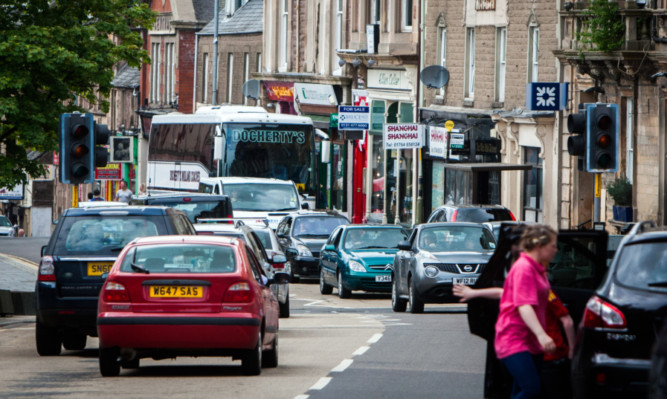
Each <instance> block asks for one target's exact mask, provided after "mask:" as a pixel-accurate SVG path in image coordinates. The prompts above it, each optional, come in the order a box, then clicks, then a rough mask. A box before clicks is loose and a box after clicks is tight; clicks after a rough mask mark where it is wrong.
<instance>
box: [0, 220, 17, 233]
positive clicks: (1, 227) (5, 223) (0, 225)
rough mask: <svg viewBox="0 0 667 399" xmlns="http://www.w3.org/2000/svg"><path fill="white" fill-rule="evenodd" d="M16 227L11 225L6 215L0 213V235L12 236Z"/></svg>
mask: <svg viewBox="0 0 667 399" xmlns="http://www.w3.org/2000/svg"><path fill="white" fill-rule="evenodd" d="M15 235H16V228H15V227H14V226H12V223H11V222H10V221H9V219H8V218H7V216H3V215H0V237H14V236H15Z"/></svg>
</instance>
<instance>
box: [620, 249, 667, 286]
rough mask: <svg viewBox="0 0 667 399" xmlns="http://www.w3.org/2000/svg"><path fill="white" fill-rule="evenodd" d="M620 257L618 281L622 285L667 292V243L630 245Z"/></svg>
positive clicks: (622, 251)
mask: <svg viewBox="0 0 667 399" xmlns="http://www.w3.org/2000/svg"><path fill="white" fill-rule="evenodd" d="M619 256H620V257H619V259H618V264H617V266H616V279H617V280H618V282H619V283H620V284H622V285H626V286H630V287H635V288H641V289H649V290H659V291H663V292H667V242H643V243H637V244H628V245H626V246H625V247H624V248H623V249H622V250H621V253H620V254H619Z"/></svg>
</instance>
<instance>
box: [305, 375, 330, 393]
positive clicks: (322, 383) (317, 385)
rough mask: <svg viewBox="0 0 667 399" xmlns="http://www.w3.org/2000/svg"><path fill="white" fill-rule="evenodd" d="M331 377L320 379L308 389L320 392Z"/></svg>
mask: <svg viewBox="0 0 667 399" xmlns="http://www.w3.org/2000/svg"><path fill="white" fill-rule="evenodd" d="M331 379H332V377H322V378H320V379H319V380H318V381H317V382H316V383H315V385H313V386H312V387H310V389H313V390H317V391H321V390H322V389H324V387H325V386H327V384H328V383H329V382H331Z"/></svg>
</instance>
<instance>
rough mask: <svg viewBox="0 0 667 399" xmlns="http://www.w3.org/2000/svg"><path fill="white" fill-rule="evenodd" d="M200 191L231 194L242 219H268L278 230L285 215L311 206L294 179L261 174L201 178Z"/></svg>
mask: <svg viewBox="0 0 667 399" xmlns="http://www.w3.org/2000/svg"><path fill="white" fill-rule="evenodd" d="M199 192H200V193H208V194H224V195H228V196H229V198H230V199H231V201H232V206H233V207H234V215H235V216H236V217H240V218H257V219H266V220H268V222H269V226H270V227H271V228H272V229H275V228H276V227H277V226H278V222H280V219H282V218H283V216H285V215H287V214H288V213H290V212H296V211H298V210H300V209H308V207H309V205H308V203H307V202H306V198H305V196H302V195H300V194H299V191H298V190H297V187H296V184H294V182H293V181H291V180H280V179H268V178H259V177H211V178H202V179H201V180H200V181H199Z"/></svg>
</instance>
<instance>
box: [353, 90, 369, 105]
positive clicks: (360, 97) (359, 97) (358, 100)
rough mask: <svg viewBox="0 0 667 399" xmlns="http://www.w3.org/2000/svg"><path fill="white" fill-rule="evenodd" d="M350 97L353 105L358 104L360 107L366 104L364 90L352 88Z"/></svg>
mask: <svg viewBox="0 0 667 399" xmlns="http://www.w3.org/2000/svg"><path fill="white" fill-rule="evenodd" d="M352 99H353V100H354V105H360V106H362V107H364V106H366V107H367V106H368V105H369V103H368V92H367V91H366V90H357V89H352Z"/></svg>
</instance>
